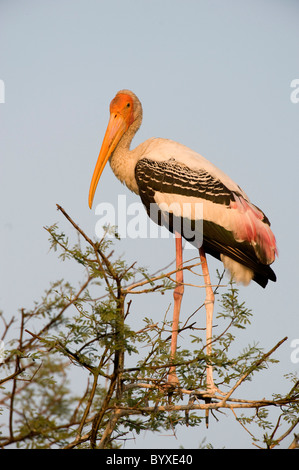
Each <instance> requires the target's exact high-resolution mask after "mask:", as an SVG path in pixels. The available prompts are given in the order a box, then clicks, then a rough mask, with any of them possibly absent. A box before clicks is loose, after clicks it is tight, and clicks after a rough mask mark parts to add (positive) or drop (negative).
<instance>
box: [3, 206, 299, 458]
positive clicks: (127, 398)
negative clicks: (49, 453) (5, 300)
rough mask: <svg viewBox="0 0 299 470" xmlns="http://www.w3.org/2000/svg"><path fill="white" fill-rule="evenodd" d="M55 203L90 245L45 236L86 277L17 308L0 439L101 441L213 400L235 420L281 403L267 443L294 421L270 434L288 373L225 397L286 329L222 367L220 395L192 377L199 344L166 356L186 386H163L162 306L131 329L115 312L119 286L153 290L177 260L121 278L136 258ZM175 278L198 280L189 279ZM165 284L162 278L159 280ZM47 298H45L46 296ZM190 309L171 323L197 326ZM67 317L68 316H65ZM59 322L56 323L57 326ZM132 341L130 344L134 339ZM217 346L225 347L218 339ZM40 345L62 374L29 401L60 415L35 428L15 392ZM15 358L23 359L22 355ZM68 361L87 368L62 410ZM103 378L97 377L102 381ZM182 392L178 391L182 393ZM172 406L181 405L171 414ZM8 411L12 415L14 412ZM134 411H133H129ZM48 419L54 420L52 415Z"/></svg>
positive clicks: (292, 402)
mask: <svg viewBox="0 0 299 470" xmlns="http://www.w3.org/2000/svg"><path fill="white" fill-rule="evenodd" d="M57 208H58V210H59V211H60V212H61V213H62V214H63V216H64V217H65V218H66V219H67V221H68V222H69V223H70V224H71V225H72V226H73V227H74V228H75V230H76V231H77V233H78V234H79V235H80V236H82V237H83V239H84V240H85V242H86V243H87V246H89V247H90V248H91V249H90V251H89V252H86V254H83V253H78V251H77V252H76V253H75V251H74V250H73V248H69V247H68V246H67V245H66V243H65V242H64V239H63V237H59V236H56V234H55V232H54V231H53V230H51V229H47V230H48V232H49V234H50V236H51V237H52V239H53V243H56V244H57V245H58V246H59V247H60V249H61V250H64V251H65V252H66V253H67V254H68V255H69V256H70V257H71V258H72V257H73V258H74V259H77V260H78V259H79V260H80V262H82V264H83V265H84V266H85V267H86V268H87V269H86V271H87V273H88V274H87V279H86V281H85V282H84V283H83V284H82V285H81V287H79V288H78V289H77V291H76V292H75V291H74V292H73V293H72V294H71V295H70V296H69V297H66V296H64V297H63V302H61V299H60V301H59V302H58V301H57V306H59V307H58V308H56V310H55V309H54V311H55V313H54V314H51V315H49V316H48V317H47V307H42V306H40V305H39V306H37V307H35V309H33V311H32V312H25V310H24V309H22V310H21V317H20V333H19V337H18V345H17V353H16V350H15V349H11V352H9V353H8V354H7V356H6V357H5V360H4V362H3V364H0V366H1V365H2V366H3V367H11V364H14V369H13V370H12V371H11V372H10V373H8V374H7V376H6V377H4V378H2V379H1V381H0V385H5V386H6V385H7V384H9V383H10V384H11V389H10V391H9V392H7V393H6V395H5V396H4V398H3V400H0V403H2V405H3V406H7V407H8V409H9V413H8V415H9V418H8V435H6V436H5V434H2V436H1V437H0V447H6V446H7V447H9V446H10V445H11V444H13V443H18V442H19V443H25V445H26V443H30V442H35V440H37V441H36V442H38V443H39V442H40V441H39V439H41V436H43V442H44V446H45V447H47V446H48V447H51V445H58V446H60V447H63V448H66V449H69V448H75V447H80V446H86V445H90V447H92V448H109V447H110V446H113V443H114V442H117V439H118V437H120V436H126V435H127V433H128V432H129V431H128V429H131V428H132V429H134V428H136V429H139V430H140V429H148V430H153V431H155V430H156V425H155V420H157V421H159V420H160V424H159V426H161V427H162V428H163V426H164V427H165V428H167V427H169V426H170V428H171V429H172V428H173V427H174V426H175V422H184V423H185V425H197V424H199V423H200V421H201V420H202V419H204V414H203V415H202V416H201V415H200V414H194V415H193V416H192V417H190V413H191V412H193V413H194V412H197V413H198V412H200V411H206V410H216V411H221V410H223V409H225V410H231V412H232V414H233V415H234V416H235V418H236V419H237V420H239V418H238V417H237V415H236V412H237V411H238V410H242V409H243V410H250V409H251V410H254V411H258V410H265V409H270V408H277V409H282V410H283V412H282V414H281V415H280V416H279V418H278V421H277V424H276V426H275V425H274V426H273V430H272V433H271V435H270V436H269V437H267V439H266V438H265V442H267V447H268V448H273V447H275V446H276V445H279V444H280V443H281V442H282V441H283V440H284V439H285V438H286V437H287V436H289V435H290V434H291V433H292V432H293V431H294V430H295V428H296V426H297V425H298V424H299V419H298V418H297V419H294V418H293V419H291V418H290V422H291V424H290V425H289V427H288V429H287V430H286V431H285V432H283V433H282V434H281V436H280V437H276V434H277V432H278V429H280V427H281V421H282V420H283V419H284V417H285V415H286V413H287V411H286V410H289V413H290V416H292V415H293V414H294V413H296V412H298V409H299V390H298V381H297V382H295V384H294V386H293V387H292V388H291V390H290V392H289V393H288V394H287V395H286V396H281V397H276V398H274V399H265V398H263V399H257V400H247V399H241V398H232V395H233V394H235V393H236V391H237V389H238V388H239V387H240V385H241V384H242V383H243V382H244V381H245V380H247V379H248V377H249V376H251V374H252V373H253V372H254V371H258V370H259V369H260V368H261V367H263V365H265V363H266V362H268V361H269V360H270V357H271V355H272V354H273V352H274V351H276V350H277V349H278V348H279V347H280V346H281V345H282V344H283V342H284V341H286V339H287V338H284V339H282V340H281V341H279V342H278V343H277V344H276V345H275V346H274V347H273V348H271V349H270V350H269V351H268V352H267V353H265V354H262V355H260V356H259V357H255V359H254V356H252V357H253V359H254V360H251V362H250V359H248V362H247V363H246V367H244V368H243V371H242V372H240V371H239V373H238V375H235V373H232V375H231V377H229V375H227V378H228V379H229V380H228V379H227V382H228V383H229V384H230V385H229V390H228V391H227V392H226V393H225V394H224V395H223V396H220V395H217V394H215V395H213V396H211V395H209V394H208V393H207V392H206V390H205V389H204V388H201V387H198V384H202V379H201V375H202V376H204V371H205V367H204V365H203V366H201V364H204V363H205V361H206V359H207V358H206V356H205V354H204V351H205V346H203V347H201V348H200V349H199V350H198V351H195V352H194V353H192V354H191V353H189V352H188V353H186V354H179V355H178V357H177V358H176V366H177V367H178V368H180V367H181V370H182V378H183V379H185V378H186V384H188V386H187V387H186V386H181V387H178V388H177V389H176V390H171V393H170V390H169V387H168V386H167V384H166V383H165V377H166V376H167V372H168V370H169V367H170V366H171V365H173V362H172V361H170V358H169V352H168V346H169V344H168V343H169V334H168V331H167V322H166V314H167V312H166V314H165V318H164V320H163V323H162V326H161V325H160V324H159V322H152V321H148V323H147V324H146V326H145V327H143V328H139V329H137V328H135V329H134V330H131V329H130V328H128V326H127V325H126V324H125V321H126V320H127V318H128V317H129V316H130V313H131V308H130V307H131V305H132V300H129V301H127V296H128V295H129V296H130V295H132V294H143V295H147V294H148V293H153V292H156V291H158V292H160V291H163V289H165V281H166V280H167V281H171V283H172V286H173V285H174V283H175V281H174V280H173V278H172V276H173V275H174V274H175V273H176V271H177V270H175V269H172V270H170V271H169V272H164V273H163V272H162V270H160V271H158V272H156V273H154V274H153V275H151V276H147V275H144V276H143V278H142V279H140V280H138V281H134V282H131V283H130V282H128V279H130V278H131V277H134V276H135V275H136V273H138V274H140V272H139V271H138V269H137V268H136V266H135V264H136V263H133V264H132V265H130V266H125V265H124V264H121V263H118V264H117V263H116V262H115V261H113V257H112V255H113V252H110V253H109V254H107V253H106V251H107V249H104V244H105V240H104V238H103V239H102V240H101V241H100V242H94V241H93V240H91V239H90V238H89V237H88V236H87V235H86V234H85V232H84V231H83V230H82V229H81V228H80V227H79V226H78V224H76V223H75V222H74V221H73V220H72V218H71V217H70V216H69V215H68V214H67V212H66V211H65V210H64V209H63V208H62V207H61V206H60V205H57ZM91 255H92V257H91ZM190 263H191V264H190ZM172 264H173V263H170V264H169V265H168V266H167V267H166V268H167V269H166V268H164V269H163V271H167V270H168V269H169V267H170V266H171V265H172ZM199 265H200V263H198V262H194V261H193V260H189V261H188V262H187V263H184V265H183V266H181V267H180V268H179V269H180V270H188V271H189V272H190V273H192V274H193V275H199V274H197V273H196V272H195V271H194V268H196V267H197V266H199ZM95 266H96V269H95ZM91 267H93V270H89V268H91ZM98 279H100V280H103V281H104V285H105V287H106V293H105V294H104V295H103V296H102V297H100V296H98V297H97V299H92V297H91V296H90V294H89V288H90V287H92V285H93V281H95V280H96V281H97V280H98ZM220 282H221V279H220V281H219V284H217V286H215V290H217V289H218V288H219V286H220ZM185 285H186V286H187V285H188V286H192V287H203V286H198V285H196V284H191V283H188V284H185ZM167 287H168V288H169V285H168V286H167ZM88 302H89V303H90V305H91V311H90V310H89V311H88V312H87V311H86V310H85V307H84V306H85V304H86V303H88ZM101 302H102V303H101ZM53 305H55V302H54V303H53ZM53 305H52V304H51V308H49V309H48V310H49V312H52V310H53ZM202 305H203V304H202ZM71 307H72V308H73V307H75V308H74V310H75V312H76V315H77V319H75V317H74V316H73V317H72V316H71V315H70V314H69V311H70V308H71ZM199 308H201V306H199V307H198V309H199ZM198 309H197V310H198ZM197 310H196V311H197ZM195 313H196V312H193V313H192V314H189V316H188V318H187V320H186V321H185V323H184V324H183V325H182V326H181V327H180V332H183V331H194V330H196V331H199V330H202V329H204V328H199V327H198V326H196V322H195V321H193V317H194V314H195ZM39 315H40V316H41V317H42V318H44V317H45V318H48V321H46V322H44V323H43V324H42V325H41V326H40V328H39V330H38V331H37V332H33V331H32V327H29V326H28V323H30V321H31V320H32V319H33V318H35V319H36V318H37V317H38V316H39ZM106 317H107V319H106ZM191 320H192V323H191ZM2 321H3V324H4V332H3V334H2V338H4V337H6V336H7V335H8V333H9V331H10V329H11V326H12V325H13V324H14V321H15V320H14V319H11V320H10V321H9V322H6V321H5V319H3V317H2ZM71 322H77V323H74V325H72V323H71ZM233 324H234V320H233V319H231V320H230V321H229V323H228V325H225V326H224V328H223V329H222V331H221V332H220V333H218V335H216V336H214V337H213V339H212V342H213V343H214V344H217V343H218V342H219V340H222V339H223V338H224V337H225V335H227V333H228V331H229V330H230V328H231V327H232V326H233ZM60 325H62V326H61V327H60ZM60 328H61V331H60V333H61V335H60V336H59V335H58V336H57V335H56V337H55V336H54V337H53V336H52V337H50V336H49V335H50V332H52V331H53V330H55V329H56V330H58V332H59V330H60ZM68 328H69V332H68ZM65 330H66V331H65ZM77 330H78V331H77ZM85 330H86V331H88V334H87V333H85ZM25 333H27V334H29V338H28V337H27V338H25V336H24V335H25ZM230 340H231V339H230ZM140 343H141V347H142V348H145V347H148V348H149V350H148V352H147V354H145V355H143V356H141V358H140V359H139V361H136V363H135V364H134V365H131V364H127V363H126V360H125V359H126V357H127V355H129V354H132V353H135V354H137V357H138V356H139V353H140V346H139V348H138V345H139V344H140ZM135 344H137V346H136V347H135ZM134 348H135V350H134ZM225 348H226V349H227V348H228V346H226V347H225ZM125 353H126V357H125ZM50 354H53V355H54V356H53V359H54V357H55V359H54V361H55V363H56V364H57V367H58V369H59V370H60V371H63V374H62V375H63V380H62V383H61V385H58V383H57V384H56V385H55V386H53V395H51V385H50V386H48V388H47V389H46V390H47V394H48V396H47V400H48V402H47V405H45V403H43V402H42V401H41V404H40V408H38V403H36V406H37V409H40V412H41V413H42V415H43V417H46V415H48V416H49V417H51V416H52V413H53V411H52V409H61V411H60V413H61V416H60V417H57V416H56V417H55V420H54V418H53V420H50V422H49V423H48V422H47V424H46V425H44V426H45V427H44V428H43V429H42V428H41V429H40V428H39V426H42V424H41V423H39V424H37V422H36V418H34V417H33V418H30V417H29V415H30V413H31V412H30V410H28V409H27V408H26V407H24V409H23V408H22V407H20V403H23V404H24V403H25V402H26V400H25V401H24V398H23V397H24V396H27V397H33V396H34V390H35V387H36V390H38V387H41V386H43V385H42V383H43V382H42V380H44V379H43V375H42V374H43V370H45V373H47V374H49V373H50V372H49V371H48V372H47V371H46V369H45V365H44V363H45V362H46V361H45V357H47V358H48V356H49V355H50ZM35 355H36V359H35ZM57 355H58V356H57ZM61 355H62V356H63V357H64V358H65V357H67V359H68V362H67V363H65V362H64V363H62V362H61V363H59V360H58V359H57V358H58V357H60V356H61ZM25 359H26V361H27V362H25ZM211 360H213V358H211ZM233 362H236V361H232V363H233ZM73 365H76V366H80V368H81V369H78V367H77V368H76V370H77V373H78V370H79V371H80V370H83V371H86V372H87V373H88V375H89V377H88V380H87V386H86V387H85V388H84V391H83V392H82V394H81V396H79V398H78V399H77V400H75V402H74V404H75V406H74V407H73V408H72V411H71V413H70V414H68V413H67V412H65V413H64V414H63V411H62V409H63V407H62V403H63V400H65V390H64V381H65V379H64V377H65V375H66V374H67V371H68V370H70V369H69V368H70V367H71V366H73ZM230 366H231V364H230V362H229V360H228V359H223V363H222V364H220V365H219V364H218V365H217V367H219V368H221V367H223V368H224V369H226V368H228V367H230ZM108 367H110V368H111V367H112V372H110V371H109V369H108ZM49 370H50V369H49ZM26 371H32V373H31V375H30V377H29V378H27V379H26V382H24V381H23V380H24V377H23V374H24V373H25V372H26ZM188 374H189V375H190V376H189V377H188ZM90 375H91V377H92V379H91V380H90ZM103 380H105V383H104V386H103V382H102V381H103ZM203 385H204V384H203ZM44 390H45V389H44ZM184 398H187V403H186V402H185V401H184ZM72 400H73V399H72ZM27 401H28V398H27ZM8 404H9V406H8ZM57 407H58V408H57ZM59 407H62V408H59ZM17 410H18V411H17ZM41 410H42V411H41ZM182 413H183V415H181V414H182ZM16 416H18V420H17V419H16ZM256 416H258V413H256ZM134 417H137V418H136V420H135V421H132V419H133V418H134ZM56 420H57V424H53V423H54V421H55V422H56ZM18 421H20V422H22V423H23V424H22V427H19V428H17V427H16V426H17V423H18ZM239 422H240V424H241V426H242V427H243V429H245V430H246V431H247V432H248V433H249V434H250V435H251V436H252V437H253V434H252V433H250V431H249V430H248V426H247V425H246V426H245V425H244V424H243V423H242V421H241V420H240V421H239ZM159 426H158V428H159ZM138 427H139V428H138ZM297 446H298V435H296V434H295V435H294V440H293V442H292V443H291V445H290V446H289V448H295V447H297Z"/></svg>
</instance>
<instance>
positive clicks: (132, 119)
mask: <svg viewBox="0 0 299 470" xmlns="http://www.w3.org/2000/svg"><path fill="white" fill-rule="evenodd" d="M141 120H142V106H141V103H140V101H139V99H138V98H137V96H136V95H135V94H134V93H133V92H132V91H130V90H121V91H119V92H118V93H117V94H116V96H115V98H113V100H112V101H111V103H110V119H109V123H108V126H107V130H106V133H105V137H104V140H103V143H102V147H101V150H100V154H99V157H98V161H97V163H96V166H95V169H94V172H93V176H92V180H91V184H90V189H89V198H88V204H89V207H90V208H91V206H92V202H93V198H94V194H95V191H96V188H97V185H98V182H99V179H100V177H101V174H102V172H103V170H104V167H105V165H106V163H107V161H108V160H109V158H110V157H111V155H112V153H113V152H114V150H115V148H116V146H117V145H118V143H119V142H120V140H121V138H122V137H123V135H124V134H125V133H126V132H127V131H128V129H129V128H130V130H131V134H132V137H133V136H134V134H135V132H136V131H137V130H138V128H139V126H140V124H141Z"/></svg>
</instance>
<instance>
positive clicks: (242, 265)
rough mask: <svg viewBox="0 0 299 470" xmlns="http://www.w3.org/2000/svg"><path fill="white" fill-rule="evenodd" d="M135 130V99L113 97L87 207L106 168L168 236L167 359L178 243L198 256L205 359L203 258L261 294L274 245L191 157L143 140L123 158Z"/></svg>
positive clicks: (230, 185)
mask: <svg viewBox="0 0 299 470" xmlns="http://www.w3.org/2000/svg"><path fill="white" fill-rule="evenodd" d="M141 122H142V106H141V103H140V101H139V99H138V98H137V96H136V95H135V94H134V93H133V92H131V91H129V90H121V91H119V92H118V93H117V94H116V96H115V98H114V99H113V100H112V101H111V104H110V120H109V123H108V127H107V130H106V133H105V136H104V140H103V144H102V147H101V150H100V154H99V157H98V160H97V163H96V166H95V170H94V173H93V177H92V181H91V185H90V191H89V207H90V208H91V207H92V202H93V198H94V194H95V191H96V187H97V184H98V181H99V179H100V176H101V174H102V171H103V169H104V167H105V165H106V163H107V161H108V160H109V161H110V165H111V168H112V170H113V172H114V174H115V175H116V177H117V178H118V179H119V180H120V181H121V182H122V183H125V184H126V185H127V187H128V188H129V189H130V190H131V191H133V192H134V193H136V194H139V196H140V197H141V200H142V203H143V204H144V206H145V209H146V211H147V213H148V215H149V216H150V217H151V218H152V219H153V220H154V221H155V222H156V223H158V224H160V225H165V226H167V228H168V229H169V230H170V231H171V232H173V233H174V234H175V244H176V267H177V273H176V288H175V290H174V312H173V326H172V339H171V358H173V359H174V356H175V352H176V345H177V335H178V324H179V313H180V305H181V300H182V295H183V292H184V284H183V271H182V269H181V268H182V263H183V257H182V237H184V238H185V239H187V240H188V241H189V242H190V243H193V244H194V245H195V246H196V247H197V248H198V249H199V255H200V260H201V265H202V271H203V277H204V280H205V289H206V299H205V307H206V314H207V328H206V352H207V354H208V355H210V354H211V351H212V348H211V341H212V316H213V305H214V293H213V289H212V286H211V281H210V276H209V271H208V266H207V260H206V253H208V254H210V255H212V256H213V257H215V258H217V259H220V260H221V261H222V262H223V264H224V267H225V269H226V270H228V271H229V272H230V274H231V276H232V277H233V278H234V279H235V280H236V281H237V282H241V283H243V284H245V285H247V284H249V282H250V281H251V280H254V281H255V282H257V283H258V284H259V285H260V286H262V287H265V286H266V285H267V283H268V280H271V281H276V276H275V273H274V272H273V270H272V269H271V267H270V264H271V263H273V261H274V260H275V255H276V254H277V248H276V242H275V237H274V235H273V233H272V231H271V229H270V222H269V220H268V219H267V217H266V216H265V214H264V213H263V212H262V211H261V210H260V209H259V208H258V207H257V206H255V205H254V204H252V203H251V202H250V200H249V198H248V197H247V195H246V194H245V193H244V191H243V190H242V189H241V188H240V187H239V186H238V185H237V184H236V183H235V182H234V181H232V180H231V179H230V178H229V177H228V176H227V175H226V174H225V173H223V172H222V171H221V170H219V169H218V168H217V167H216V166H214V165H213V164H212V163H210V162H209V161H208V160H206V159H205V158H204V157H202V156H201V155H199V154H198V153H196V152H194V151H192V150H190V149H189V148H188V147H185V146H184V145H181V144H179V143H177V142H174V141H172V140H168V139H161V138H151V139H148V140H146V141H145V142H143V143H142V144H140V145H138V146H137V147H136V148H134V149H132V150H131V149H130V145H131V141H132V139H133V137H134V135H135V134H136V132H137V131H138V129H139V127H140V125H141ZM199 209H201V210H199ZM186 221H187V222H189V223H188V224H186V223H185V222H186ZM184 227H189V230H188V229H186V230H184ZM194 234H195V236H194ZM196 235H197V236H196ZM206 373H207V390H208V391H209V392H211V393H214V392H215V390H216V387H215V385H214V382H213V374H212V366H210V365H207V368H206ZM168 382H169V384H170V385H171V386H175V385H177V384H178V383H179V382H178V378H177V376H176V372H175V366H172V367H171V368H170V370H169V375H168Z"/></svg>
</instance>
